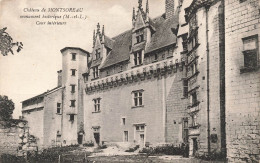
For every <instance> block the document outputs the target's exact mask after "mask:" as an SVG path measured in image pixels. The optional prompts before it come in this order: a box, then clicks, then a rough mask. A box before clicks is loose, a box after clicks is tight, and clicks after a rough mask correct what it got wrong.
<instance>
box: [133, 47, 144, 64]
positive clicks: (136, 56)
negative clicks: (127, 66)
mask: <svg viewBox="0 0 260 163" xmlns="http://www.w3.org/2000/svg"><path fill="white" fill-rule="evenodd" d="M134 64H135V66H137V65H141V64H143V55H142V51H139V52H136V53H134Z"/></svg>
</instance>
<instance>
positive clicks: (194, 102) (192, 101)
mask: <svg viewBox="0 0 260 163" xmlns="http://www.w3.org/2000/svg"><path fill="white" fill-rule="evenodd" d="M197 103H198V100H197V93H196V91H195V92H193V93H191V95H190V104H191V106H195V105H197Z"/></svg>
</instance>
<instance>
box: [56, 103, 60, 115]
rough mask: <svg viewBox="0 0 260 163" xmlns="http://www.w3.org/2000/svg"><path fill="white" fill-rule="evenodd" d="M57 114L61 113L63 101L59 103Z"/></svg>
mask: <svg viewBox="0 0 260 163" xmlns="http://www.w3.org/2000/svg"><path fill="white" fill-rule="evenodd" d="M57 114H61V103H57Z"/></svg>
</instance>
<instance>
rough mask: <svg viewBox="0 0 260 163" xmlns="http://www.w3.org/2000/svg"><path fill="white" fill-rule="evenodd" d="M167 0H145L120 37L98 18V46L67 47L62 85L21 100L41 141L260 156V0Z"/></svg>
mask: <svg viewBox="0 0 260 163" xmlns="http://www.w3.org/2000/svg"><path fill="white" fill-rule="evenodd" d="M165 5H166V6H165V8H166V11H165V14H163V15H161V16H159V17H157V18H154V19H151V18H150V17H149V12H150V11H149V4H148V1H147V3H146V6H145V9H144V8H143V6H142V0H139V4H138V8H137V10H136V11H135V9H134V10H133V16H132V29H130V30H128V31H126V32H124V33H121V34H119V35H117V36H115V37H113V38H110V37H108V36H106V34H105V27H104V26H103V27H100V24H98V25H97V29H96V31H94V34H93V49H92V53H91V54H89V53H88V52H86V51H84V50H82V49H80V48H71V47H67V48H64V49H62V50H61V52H62V55H63V57H62V62H63V67H62V71H59V72H58V79H59V80H58V87H57V88H55V89H54V90H52V91H49V92H45V93H44V94H42V95H39V96H36V97H34V98H32V99H28V100H26V101H24V102H23V113H24V114H23V115H24V117H25V119H27V120H28V123H29V126H30V125H31V131H32V132H33V134H34V135H35V136H36V137H38V138H39V144H42V145H45V146H46V147H47V146H51V145H68V144H76V143H79V144H82V143H85V142H88V141H93V142H95V144H96V145H97V144H99V145H101V144H103V143H111V142H117V143H119V142H120V143H121V144H128V145H133V144H139V145H141V146H148V145H158V144H162V143H172V144H174V145H180V144H182V143H188V144H189V146H190V151H189V154H190V156H197V155H209V154H221V155H222V156H224V157H225V155H227V158H228V160H229V161H230V162H239V161H241V162H243V161H248V162H250V161H251V162H253V161H257V160H259V145H258V144H259V125H260V124H259V119H260V117H259V116H260V113H259V108H260V101H259V100H260V87H259V86H260V83H259V79H260V73H259V64H260V59H259V58H260V57H259V39H260V38H259V2H258V1H256V0H252V1H248V0H226V1H224V0H208V1H204V0H197V1H195V0H185V1H177V0H175V1H173V0H166V3H165ZM75 57H76V58H75ZM57 103H60V104H61V105H60V108H61V111H60V112H59V114H57ZM245 108H246V109H245ZM28 113H30V115H27V114H28ZM40 117H44V118H42V119H43V120H42V121H39V122H38V123H36V120H38V119H40ZM32 124H36V125H32ZM39 129H40V130H39Z"/></svg>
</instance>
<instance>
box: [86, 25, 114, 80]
mask: <svg viewBox="0 0 260 163" xmlns="http://www.w3.org/2000/svg"><path fill="white" fill-rule="evenodd" d="M112 47H113V40H112V39H110V38H109V37H107V36H106V35H105V27H104V25H103V27H102V32H101V31H100V24H99V23H98V24H97V31H96V32H95V30H94V33H93V50H92V53H91V65H90V73H91V74H92V78H91V79H96V78H99V71H100V68H101V67H102V64H103V63H104V62H105V61H106V58H107V56H108V54H109V53H110V52H111V50H112Z"/></svg>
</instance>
